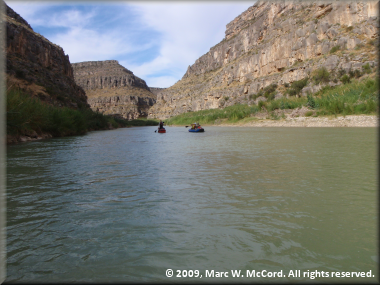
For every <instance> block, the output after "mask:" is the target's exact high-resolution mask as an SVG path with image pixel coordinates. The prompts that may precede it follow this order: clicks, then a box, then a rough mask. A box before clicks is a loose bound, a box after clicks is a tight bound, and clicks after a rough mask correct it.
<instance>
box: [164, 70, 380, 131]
mask: <svg viewBox="0 0 380 285" xmlns="http://www.w3.org/2000/svg"><path fill="white" fill-rule="evenodd" d="M344 76H346V77H347V78H348V79H350V78H349V77H348V75H346V74H345V75H344ZM300 81H302V80H300ZM306 82H307V80H305V81H304V82H299V83H296V84H295V85H293V84H294V83H295V82H293V83H292V86H291V87H290V88H293V90H299V88H300V86H302V85H303V84H304V85H306ZM301 83H302V84H301ZM302 88H303V87H302ZM302 88H301V89H302ZM378 90H379V81H378V79H377V80H376V81H375V80H373V79H370V78H367V79H365V80H362V81H358V80H356V79H353V80H352V81H351V82H347V83H346V84H344V85H339V86H336V87H330V86H325V87H324V88H322V89H321V90H320V91H319V92H317V93H315V94H313V95H311V94H308V96H307V97H304V96H301V97H300V98H296V97H293V96H292V97H289V98H285V97H283V98H281V99H278V100H272V101H270V100H268V101H266V102H264V101H259V103H258V105H252V106H248V105H243V104H242V105H234V106H230V107H226V108H224V109H209V110H202V111H198V112H189V113H184V114H181V115H178V116H175V117H172V118H170V119H168V120H166V123H167V124H168V125H188V124H191V123H194V122H199V123H200V124H215V123H217V124H219V123H222V122H224V123H236V122H238V121H240V120H244V121H247V120H254V119H255V115H256V114H257V113H258V112H262V111H266V112H268V116H269V117H270V118H271V119H275V120H278V119H280V118H281V117H282V118H284V117H285V115H284V113H282V116H279V115H278V113H279V110H286V109H296V108H301V107H302V106H306V107H308V108H310V109H312V110H313V111H308V112H307V113H306V114H305V116H321V115H338V114H341V115H350V114H376V113H378V109H379V108H378V97H377V93H378ZM275 110H278V111H277V113H276V112H275Z"/></svg>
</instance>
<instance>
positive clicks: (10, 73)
mask: <svg viewBox="0 0 380 285" xmlns="http://www.w3.org/2000/svg"><path fill="white" fill-rule="evenodd" d="M4 20H5V25H6V54H7V57H6V71H7V85H8V88H9V87H10V86H12V87H13V88H20V89H23V90H25V91H27V92H28V93H29V94H30V95H32V96H38V97H39V98H40V99H42V100H44V101H46V102H49V103H50V104H53V105H56V106H68V107H72V108H78V107H81V108H86V107H87V108H88V107H89V106H88V105H87V98H86V95H85V92H84V90H83V89H82V88H81V87H79V86H78V85H77V84H76V83H75V81H74V77H73V70H72V67H71V64H70V61H69V56H68V55H65V53H64V51H63V49H62V48H61V47H60V46H57V45H55V44H53V43H51V42H50V41H49V40H47V39H46V38H44V37H43V36H41V35H40V34H38V33H36V32H34V31H33V29H32V28H31V27H30V25H29V24H28V23H27V22H26V21H25V20H24V19H23V18H22V17H21V16H20V15H18V14H17V13H16V12H15V11H13V10H12V9H11V8H10V7H8V6H6V15H4Z"/></svg>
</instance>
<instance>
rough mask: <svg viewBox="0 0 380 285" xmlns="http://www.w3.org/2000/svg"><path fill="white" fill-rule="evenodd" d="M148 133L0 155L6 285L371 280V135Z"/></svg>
mask: <svg viewBox="0 0 380 285" xmlns="http://www.w3.org/2000/svg"><path fill="white" fill-rule="evenodd" d="M155 129H156V127H139V128H126V129H117V130H111V131H99V132H91V133H89V134H87V135H84V136H77V137H65V138H56V139H50V140H43V141H35V142H28V143H22V144H18V145H12V146H8V147H7V193H6V196H7V279H6V281H8V282H12V281H18V282H29V281H33V282H41V281H43V282H70V281H79V282H86V281H87V282H104V281H109V282H118V281H120V282H176V283H178V282H185V281H186V282H192V283H198V282H229V283H231V282H285V283H293V282H311V283H313V282H316V281H317V282H377V281H378V280H379V278H378V274H379V272H378V196H377V195H378V193H377V188H378V181H377V167H378V154H377V148H378V147H377V146H378V135H377V129H376V128H249V127H247V128H244V127H240V128H233V127H205V130H206V132H205V133H189V132H188V131H187V129H186V128H184V127H167V128H166V129H167V133H166V134H158V133H155V132H154V130H155ZM168 269H171V270H172V272H173V276H172V277H170V275H171V274H170V273H171V271H170V270H168ZM231 270H232V271H233V272H234V273H236V272H239V271H240V273H241V275H240V276H239V277H236V276H237V275H236V274H237V273H236V274H234V275H235V276H233V274H232V272H231ZM235 270H236V272H235ZM222 272H223V273H222ZM333 274H334V275H333ZM355 274H359V276H356V275H355ZM360 274H361V275H360ZM352 275H354V277H353V276H352ZM168 276H169V277H168ZM179 276H181V277H179ZM190 276H192V277H190ZM219 276H222V277H219ZM315 276H317V278H315V279H314V277H315Z"/></svg>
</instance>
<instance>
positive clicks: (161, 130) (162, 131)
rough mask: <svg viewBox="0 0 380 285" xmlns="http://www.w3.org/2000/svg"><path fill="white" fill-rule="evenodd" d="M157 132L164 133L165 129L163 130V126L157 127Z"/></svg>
mask: <svg viewBox="0 0 380 285" xmlns="http://www.w3.org/2000/svg"><path fill="white" fill-rule="evenodd" d="M158 132H159V133H160V134H164V133H166V130H165V128H161V129H160V128H158Z"/></svg>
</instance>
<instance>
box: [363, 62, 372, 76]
mask: <svg viewBox="0 0 380 285" xmlns="http://www.w3.org/2000/svg"><path fill="white" fill-rule="evenodd" d="M362 69H363V72H364V73H367V74H369V73H371V71H372V69H371V67H370V66H369V63H367V64H364V65H363V66H362Z"/></svg>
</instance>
